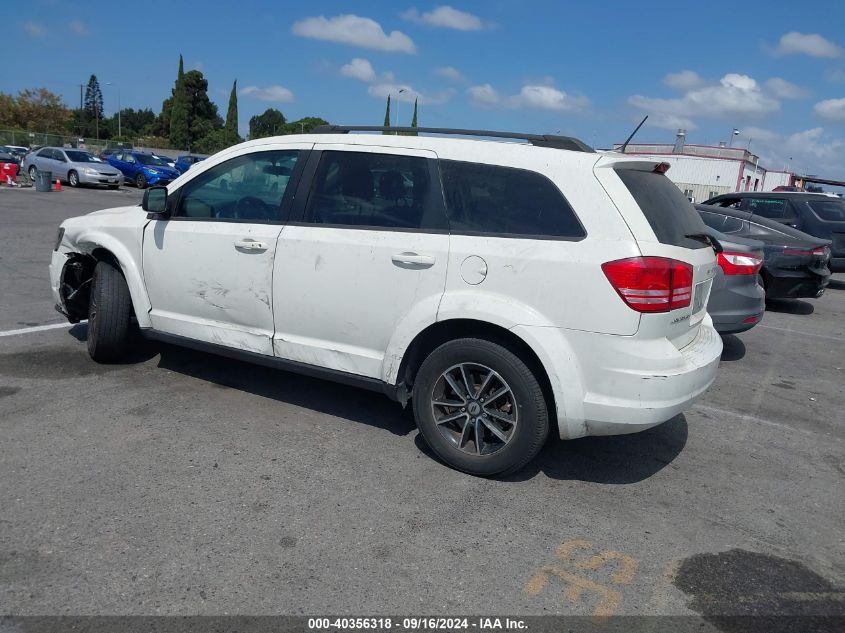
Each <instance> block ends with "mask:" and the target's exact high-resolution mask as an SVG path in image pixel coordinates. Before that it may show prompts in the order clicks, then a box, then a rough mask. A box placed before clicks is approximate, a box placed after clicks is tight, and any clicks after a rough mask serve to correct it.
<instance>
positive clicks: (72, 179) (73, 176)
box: [67, 170, 79, 187]
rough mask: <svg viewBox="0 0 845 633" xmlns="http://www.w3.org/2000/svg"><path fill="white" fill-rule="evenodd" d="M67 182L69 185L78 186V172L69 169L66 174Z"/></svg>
mask: <svg viewBox="0 0 845 633" xmlns="http://www.w3.org/2000/svg"><path fill="white" fill-rule="evenodd" d="M67 183H68V184H69V185H70V186H71V187H78V186H79V174H77V173H76V172H75V171H73V170H71V172H70V173H69V174H68V175H67Z"/></svg>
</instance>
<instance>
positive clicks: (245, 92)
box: [240, 85, 293, 103]
mask: <svg viewBox="0 0 845 633" xmlns="http://www.w3.org/2000/svg"><path fill="white" fill-rule="evenodd" d="M240 95H241V96H242V97H253V98H255V99H259V100H260V101H277V102H279V103H289V102H291V101H293V93H292V92H291V91H290V90H288V89H287V88H285V87H283V86H278V85H276V86H267V87H266V88H259V87H258V86H247V87H246V88H242V89H241V91H240Z"/></svg>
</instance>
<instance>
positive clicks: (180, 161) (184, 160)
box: [176, 154, 205, 174]
mask: <svg viewBox="0 0 845 633" xmlns="http://www.w3.org/2000/svg"><path fill="white" fill-rule="evenodd" d="M201 160H205V157H204V156H193V155H191V154H188V155H186V156H180V157H179V158H177V159H176V169H178V170H179V173H180V174H184V173H185V172H186V171H188V170H189V169H190V168H191V167H192V166H193V165H195V164H196V163H198V162H200V161H201Z"/></svg>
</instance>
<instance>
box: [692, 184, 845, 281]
mask: <svg viewBox="0 0 845 633" xmlns="http://www.w3.org/2000/svg"><path fill="white" fill-rule="evenodd" d="M704 204H708V205H716V206H720V207H731V208H734V209H736V210H738V211H741V212H744V213H745V217H746V218H747V219H752V218H754V219H756V218H765V219H769V220H774V221H775V222H778V223H780V224H784V225H786V226H788V227H792V228H794V229H798V230H799V231H802V232H804V233H806V234H807V235H812V236H813V237H817V238H820V239H822V240H830V242H831V245H830V251H831V256H830V257H831V258H830V269H831V270H832V271H833V272H835V273H836V272H845V200H843V199H842V198H839V197H836V196H828V195H825V194H823V193H804V192H793V191H778V192H770V193H757V192H737V193H726V194H723V195H721V196H716V197H715V198H711V199H710V200H708V201H707V202H705V203H704Z"/></svg>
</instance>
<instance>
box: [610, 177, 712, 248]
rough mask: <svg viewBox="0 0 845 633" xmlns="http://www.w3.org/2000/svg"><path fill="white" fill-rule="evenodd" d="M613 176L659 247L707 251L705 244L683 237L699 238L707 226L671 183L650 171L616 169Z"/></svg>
mask: <svg viewBox="0 0 845 633" xmlns="http://www.w3.org/2000/svg"><path fill="white" fill-rule="evenodd" d="M616 173H617V174H618V175H619V178H620V179H621V180H622V182H623V183H625V186H626V187H627V188H628V191H630V192H631V195H632V196H633V197H634V200H636V202H637V204H638V205H639V207H640V209H642V212H643V215H645V217H646V220H648V223H649V224H650V225H651V228H652V230H653V231H654V234H655V235H656V236H657V239H658V240H659V241H660V242H661V243H662V244H669V245H671V246H680V247H681V248H709V247H708V245H707V244H706V243H705V242H702V241H700V240H695V239H691V238H689V237H686V236H687V235H697V234H698V235H700V234H701V233H704V232H705V231H706V230H707V227H706V226H705V225H704V222H703V221H702V220H701V217H699V215H698V212H697V211H696V210H695V207H694V206H692V204H690V201H689V200H687V199H686V197H685V196H684V194H683V192H681V190H680V189H678V187H677V186H675V183H673V182H672V181H671V180H669V179H668V178H667V177H666V176H664V175H663V174H658V173H656V172H653V171H639V170H636V169H619V170H617V171H616Z"/></svg>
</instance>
